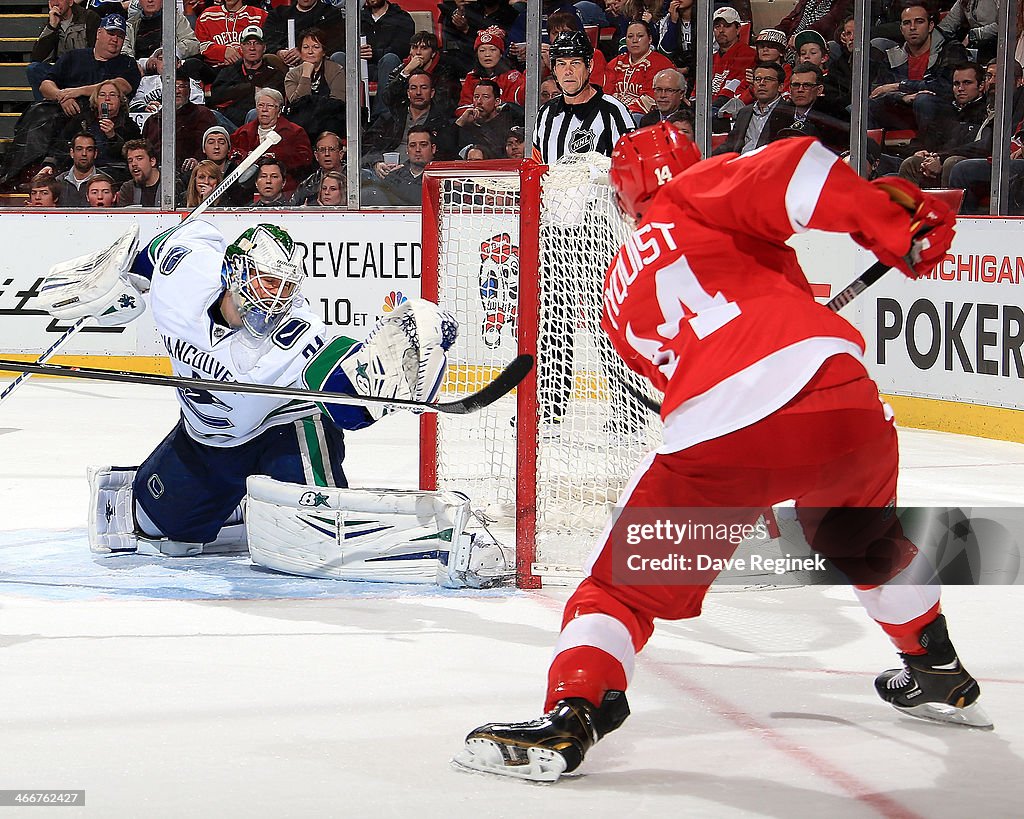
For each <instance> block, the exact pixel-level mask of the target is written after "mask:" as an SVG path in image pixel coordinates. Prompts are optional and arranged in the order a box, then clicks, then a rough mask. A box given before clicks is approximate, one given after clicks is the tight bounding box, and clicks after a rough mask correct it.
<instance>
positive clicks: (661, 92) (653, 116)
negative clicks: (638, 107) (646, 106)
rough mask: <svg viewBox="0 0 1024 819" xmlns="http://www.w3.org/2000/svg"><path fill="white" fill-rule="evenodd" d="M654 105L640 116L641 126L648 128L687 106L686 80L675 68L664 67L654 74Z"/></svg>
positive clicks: (652, 91)
mask: <svg viewBox="0 0 1024 819" xmlns="http://www.w3.org/2000/svg"><path fill="white" fill-rule="evenodd" d="M651 93H652V95H653V96H654V107H653V108H651V110H650V111H648V112H647V113H646V114H644V115H643V116H642V117H641V118H640V127H641V128H646V127H647V126H648V125H654V124H655V123H658V122H661V121H662V120H666V119H668V118H669V117H670V116H672V115H673V114H674V113H676V111H679V110H680V109H681V108H686V107H687V105H686V80H685V79H684V78H683V75H682V73H680V72H679V71H678V70H676V69H675V68H663V69H662V70H661V71H659V72H658V73H657V74H655V75H654V86H653V88H652V90H651Z"/></svg>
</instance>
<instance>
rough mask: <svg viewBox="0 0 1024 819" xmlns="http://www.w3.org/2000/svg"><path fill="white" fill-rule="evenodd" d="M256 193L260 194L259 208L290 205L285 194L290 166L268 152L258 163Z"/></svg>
mask: <svg viewBox="0 0 1024 819" xmlns="http://www.w3.org/2000/svg"><path fill="white" fill-rule="evenodd" d="M256 167H257V171H256V193H258V194H259V196H260V198H259V201H258V202H256V207H258V208H284V207H287V206H288V197H287V196H286V195H285V190H284V186H285V180H287V179H288V167H287V166H286V165H285V164H284V162H282V161H281V159H279V158H278V157H276V156H274V155H273V154H267V155H266V156H264V157H262V158H261V159H260V161H259V162H257V163H256Z"/></svg>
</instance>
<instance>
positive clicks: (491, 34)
mask: <svg viewBox="0 0 1024 819" xmlns="http://www.w3.org/2000/svg"><path fill="white" fill-rule="evenodd" d="M473 50H474V51H475V52H476V67H475V68H474V69H473V70H472V71H470V72H469V74H467V75H466V78H465V79H464V80H463V81H462V94H461V96H460V97H459V107H458V108H456V109H455V114H456V116H462V115H463V114H464V113H465V112H466V111H468V110H469V109H470V108H472V107H473V91H474V90H475V89H476V84H477V83H478V82H480V80H494V81H495V82H496V83H497V84H498V87H499V88H500V89H501V101H502V102H514V103H515V104H516V105H519V106H522V105H523V103H524V100H525V99H526V75H525V74H524V73H523V72H522V71H517V70H516V69H514V68H513V69H509V67H508V63H506V62H505V61H504V59H503V58H502V56H501V55H502V54H503V53H504V52H505V32H503V31H502V30H501V29H500V28H498V27H497V26H491V27H490V28H488V29H485V30H484V31H481V32H480V33H479V34H477V36H476V43H475V44H474V46H473Z"/></svg>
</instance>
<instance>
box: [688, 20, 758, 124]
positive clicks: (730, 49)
mask: <svg viewBox="0 0 1024 819" xmlns="http://www.w3.org/2000/svg"><path fill="white" fill-rule="evenodd" d="M712 22H713V28H714V37H715V43H716V44H717V46H718V50H717V51H716V52H715V55H714V57H713V59H712V61H711V105H712V108H713V110H714V111H715V112H716V113H717V112H718V109H719V108H721V107H722V105H723V104H724V103H725V102H726V101H727V100H729V99H732V98H733V97H735V96H736V95H737V93H738V92H739V91H740V88H741V86H742V85H743V82H744V80H745V79H746V76H747V69H748V68H753V67H754V63H755V62H756V61H757V52H755V51H754V49H753V48H751V47H750V46H748V45H747V44H746V43H741V42H740V15H739V12H737V11H736V9H734V8H732V7H731V6H723V7H722V8H720V9H718V10H717V11H716V12H714V20H713V21H712ZM691 96H692V95H691Z"/></svg>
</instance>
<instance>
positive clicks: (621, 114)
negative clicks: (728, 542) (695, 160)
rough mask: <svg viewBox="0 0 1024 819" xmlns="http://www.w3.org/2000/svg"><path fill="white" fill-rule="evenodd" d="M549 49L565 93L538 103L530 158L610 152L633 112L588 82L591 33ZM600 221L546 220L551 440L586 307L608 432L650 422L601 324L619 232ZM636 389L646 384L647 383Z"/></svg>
mask: <svg viewBox="0 0 1024 819" xmlns="http://www.w3.org/2000/svg"><path fill="white" fill-rule="evenodd" d="M549 53H550V58H551V70H552V72H553V73H554V75H555V82H557V83H558V87H559V89H560V90H561V92H562V96H561V97H555V98H553V99H552V100H551V101H550V102H548V104H547V105H545V106H544V107H543V108H542V109H541V111H540V114H539V116H538V118H537V130H536V131H535V132H534V137H533V158H534V159H535V160H537V161H538V162H542V163H544V164H546V165H549V166H550V165H553V164H555V163H556V162H557V161H558V160H559V159H562V158H563V157H565V156H567V155H570V154H586V153H591V152H593V153H600V154H604V155H605V156H611V155H612V149H613V148H614V147H615V143H616V142H617V141H618V139H619V137H621V136H622V135H623V134H625V133H628V132H629V131H632V130H633V127H634V126H633V116H632V115H631V114H630V113H629V109H627V108H626V106H625V105H623V104H622V103H621V102H619V101H618V100H617V99H615V97H613V96H610V95H605V93H604V92H603V91H602V90H601V89H600V88H599V87H598V86H596V85H591V84H590V62H591V60H592V59H593V56H594V47H593V46H592V45H591V44H590V40H589V39H588V38H587V36H586V35H585V34H584V33H583V32H581V31H563V32H562V33H561V34H559V35H558V36H557V37H556V38H555V41H554V42H553V43H552V44H551V50H550V52H549ZM595 225H596V223H591V225H590V226H589V227H588V228H581V227H577V226H575V225H564V224H560V223H552V224H543V223H542V226H541V230H542V231H544V232H545V235H546V238H547V241H546V242H545V244H546V246H547V248H548V251H547V254H546V258H544V259H542V260H541V276H542V277H544V278H547V277H550V278H551V279H552V280H553V281H557V282H558V286H557V287H544V288H542V296H541V305H540V307H541V315H542V316H543V317H544V320H543V321H542V322H541V327H540V333H539V335H538V339H537V347H538V350H537V352H538V384H537V391H538V393H539V395H538V397H539V399H540V401H539V403H540V411H541V413H540V419H541V428H540V435H541V438H542V439H544V440H548V441H554V440H557V439H561V437H562V433H563V431H562V421H563V420H564V419H565V417H566V414H567V412H568V410H569V399H570V397H571V395H572V392H573V386H574V373H573V367H572V364H573V355H574V353H573V347H574V335H575V329H576V318H577V316H578V315H579V313H580V310H581V309H582V311H583V319H584V323H585V325H586V327H587V329H588V330H589V332H590V333H591V335H592V336H593V337H594V340H595V343H596V346H597V350H598V354H599V357H600V360H601V367H602V369H603V370H604V372H605V375H606V376H607V378H608V382H609V388H610V392H611V395H610V399H611V401H610V403H611V409H610V415H609V417H608V418H607V419H606V421H605V424H604V428H603V431H604V432H605V433H607V434H608V435H609V438H610V439H611V438H613V437H618V436H621V435H627V436H636V435H639V434H642V431H643V430H644V429H645V427H646V418H644V417H640V416H641V414H642V410H640V411H638V410H637V409H635V405H636V401H634V400H630V398H629V394H628V392H627V391H626V390H627V388H626V387H625V384H626V382H627V381H629V380H630V375H629V374H628V373H627V371H626V369H625V367H624V365H623V364H622V362H621V360H620V359H618V358H617V356H616V355H615V352H614V350H612V347H611V344H610V343H609V342H608V339H607V337H606V336H605V335H604V333H603V332H602V331H601V329H600V323H601V316H600V312H601V304H602V302H601V283H602V281H603V278H604V277H603V275H602V273H603V272H604V268H605V266H606V265H607V264H608V262H610V261H611V259H612V257H613V256H614V255H615V252H616V251H617V250H618V246H617V244H618V243H617V242H614V243H613V242H610V241H608V240H610V239H611V238H612V236H614V233H613V231H612V230H611V228H610V227H609V228H608V229H607V230H603V231H602V230H599V229H597V230H595ZM581 231H584V233H583V234H581ZM592 234H594V235H592ZM596 236H601V237H604V239H605V245H606V246H605V247H601V248H600V249H598V248H596V247H595V246H594V240H595V238H596ZM584 240H585V241H586V244H585V245H584ZM613 244H614V245H615V246H613ZM584 246H585V247H587V248H588V250H587V253H590V254H593V253H594V252H595V250H597V252H598V255H599V256H600V257H601V258H587V257H586V256H587V253H585V252H583V250H582V248H583V247H584ZM638 389H639V390H640V391H643V388H642V387H639V388H638Z"/></svg>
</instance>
